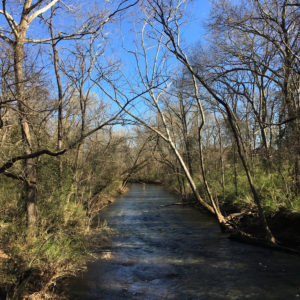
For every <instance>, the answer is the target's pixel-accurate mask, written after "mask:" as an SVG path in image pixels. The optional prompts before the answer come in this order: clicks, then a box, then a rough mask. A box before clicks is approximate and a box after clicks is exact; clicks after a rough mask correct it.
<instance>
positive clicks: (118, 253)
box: [65, 185, 300, 300]
mask: <svg viewBox="0 0 300 300" xmlns="http://www.w3.org/2000/svg"><path fill="white" fill-rule="evenodd" d="M177 201H178V199H177V198H176V197H175V196H174V195H172V194H170V193H168V192H166V191H165V190H164V188H163V187H161V186H155V185H146V186H145V185H133V186H132V188H131V190H130V192H129V193H128V194H127V195H126V196H124V197H121V198H120V199H118V200H117V201H116V202H115V203H113V204H112V205H111V206H109V207H108V208H106V209H104V210H103V211H102V213H101V218H102V219H103V220H104V219H105V220H106V221H107V222H108V225H109V226H110V227H112V228H113V229H114V232H115V233H114V234H113V236H112V239H111V242H110V243H109V244H107V245H106V246H105V247H102V248H101V247H100V248H99V249H98V251H99V254H100V256H101V259H99V260H98V261H96V262H93V263H90V264H89V265H88V269H87V272H85V273H83V274H82V275H81V276H80V277H78V278H77V279H74V280H72V281H71V282H69V284H68V286H67V288H66V289H65V297H66V298H67V299H87V300H88V299H90V300H92V299H109V300H110V299H285V298H288V299H298V297H299V295H300V285H299V282H300V273H299V269H300V258H298V257H295V256H292V255H288V254H286V253H280V252H277V251H274V250H271V249H265V248H261V247H255V246H251V245H247V244H241V243H236V242H232V241H230V240H229V239H228V238H227V236H226V235H223V234H221V233H220V231H219V227H218V226H217V224H216V222H215V220H214V218H212V217H210V216H208V215H207V214H203V213H202V212H200V211H198V210H195V209H194V208H191V207H188V206H184V207H182V206H177V205H168V204H172V203H174V202H177ZM162 206H164V207H162Z"/></svg>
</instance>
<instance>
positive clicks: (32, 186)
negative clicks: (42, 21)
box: [14, 30, 37, 227]
mask: <svg viewBox="0 0 300 300" xmlns="http://www.w3.org/2000/svg"><path fill="white" fill-rule="evenodd" d="M25 32H26V31H25V30H24V32H20V33H19V34H20V35H19V38H18V39H17V41H16V42H15V44H14V73H15V81H16V83H15V85H16V97H17V100H18V109H19V121H20V127H21V132H22V141H23V149H24V153H25V155H28V154H31V153H32V141H31V133H30V131H31V130H30V126H29V122H28V115H29V114H28V109H27V108H26V106H25V105H24V103H25V101H26V99H25V87H24V75H23V61H24V43H25ZM24 168H25V176H26V200H25V201H26V208H27V221H28V225H29V226H30V227H31V226H34V224H35V223H36V218H37V184H36V165H35V159H33V158H29V159H26V160H25V166H24Z"/></svg>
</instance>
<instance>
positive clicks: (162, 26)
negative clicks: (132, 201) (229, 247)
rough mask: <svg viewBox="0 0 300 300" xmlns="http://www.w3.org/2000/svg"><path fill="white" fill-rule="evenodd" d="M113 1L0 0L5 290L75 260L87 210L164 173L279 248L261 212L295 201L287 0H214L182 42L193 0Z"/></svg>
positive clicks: (297, 136) (226, 219) (296, 144)
mask: <svg viewBox="0 0 300 300" xmlns="http://www.w3.org/2000/svg"><path fill="white" fill-rule="evenodd" d="M111 2H112V3H110V2H109V1H95V2H94V1H69V0H66V1H58V0H52V1H50V0H35V1H32V0H23V1H19V0H3V1H2V4H1V9H0V15H1V18H0V20H1V21H0V38H1V49H2V50H1V52H0V72H1V81H0V144H1V147H0V153H1V155H0V172H1V174H0V189H1V193H0V202H1V205H0V209H1V215H0V230H1V237H0V264H1V272H0V286H1V289H2V291H3V295H4V294H6V295H7V299H20V298H22V297H23V296H25V295H30V294H31V295H33V294H35V296H36V297H38V295H46V294H47V293H48V294H49V293H51V292H52V291H53V289H54V286H55V284H56V282H57V281H59V280H60V279H61V278H64V277H66V276H70V275H72V274H76V273H77V272H78V271H79V270H80V269H82V268H84V266H85V263H86V261H87V260H88V259H89V258H90V249H91V247H92V245H91V241H94V238H95V236H97V239H100V240H99V241H97V242H101V236H105V235H106V234H107V231H109V229H108V228H107V227H106V226H105V224H97V225H96V224H95V222H94V220H95V217H96V216H97V214H98V213H99V211H100V210H101V209H102V208H103V207H104V206H106V205H107V204H109V202H110V201H111V200H112V198H113V197H115V196H116V195H117V194H118V192H122V191H124V190H125V188H126V186H127V185H128V183H130V182H133V181H142V182H162V183H163V184H165V185H166V186H168V187H169V188H170V189H171V190H172V191H175V192H177V193H178V194H180V195H181V196H182V198H183V199H185V200H187V201H188V200H189V201H196V202H197V203H198V204H199V205H200V206H201V207H203V209H205V210H207V211H208V212H209V213H210V214H212V215H214V216H215V217H216V219H217V221H218V222H219V224H220V227H221V229H222V230H223V231H227V232H231V233H234V234H238V235H239V236H240V237H241V238H243V239H248V240H259V241H264V242H265V243H267V244H270V245H274V246H278V247H280V246H281V245H282V241H281V240H280V237H279V236H276V232H275V233H274V232H273V231H272V228H271V227H270V226H269V224H268V220H269V219H270V217H271V216H274V215H276V214H278V213H279V212H282V211H284V212H285V213H286V214H290V215H291V216H292V215H293V214H296V213H300V119H299V116H300V73H299V70H300V68H299V65H300V37H299V27H300V26H299V25H300V24H299V23H300V4H299V1H298V0H279V1H278V0H245V1H229V0H214V1H212V9H211V14H210V16H208V17H207V20H206V23H205V24H204V26H205V30H206V38H205V41H202V42H201V43H200V37H199V43H197V44H195V45H193V44H191V43H189V34H188V32H186V31H185V28H186V27H185V26H186V24H187V23H189V22H193V20H192V19H193V18H190V13H191V11H190V7H191V5H192V3H190V1H177V0H168V1H162V0H151V1H147V0H140V1H131V0H123V1H111ZM120 28H121V29H120ZM129 32H130V33H129ZM182 33H183V34H182ZM119 43H120V44H119ZM113 47H116V48H118V52H115V53H114V52H113V50H112V49H113ZM243 214H244V215H251V218H252V219H254V220H255V225H256V227H257V228H259V230H256V231H255V232H252V231H247V228H245V224H244V226H241V224H239V220H240V219H241V218H242V217H243ZM96 219H97V218H96ZM252 221H253V220H252ZM99 236H100V238H99ZM52 296H53V295H52ZM53 297H54V296H53ZM32 299H33V298H32Z"/></svg>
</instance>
